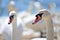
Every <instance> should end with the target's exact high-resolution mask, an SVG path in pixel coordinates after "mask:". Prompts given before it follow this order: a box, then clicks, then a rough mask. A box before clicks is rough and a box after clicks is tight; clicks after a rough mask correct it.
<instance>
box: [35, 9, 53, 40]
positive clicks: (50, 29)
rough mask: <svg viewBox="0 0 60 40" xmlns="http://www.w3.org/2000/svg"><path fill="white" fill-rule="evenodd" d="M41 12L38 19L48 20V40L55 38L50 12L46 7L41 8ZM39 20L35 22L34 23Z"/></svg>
mask: <svg viewBox="0 0 60 40" xmlns="http://www.w3.org/2000/svg"><path fill="white" fill-rule="evenodd" d="M39 13H40V14H37V15H38V16H37V17H38V19H36V20H37V22H38V21H39V20H41V19H42V18H43V19H44V20H45V21H46V25H47V27H46V28H47V40H54V35H53V34H54V31H53V22H52V18H51V15H50V13H49V12H48V10H46V9H42V10H40V11H39ZM41 13H43V14H42V16H41ZM37 22H34V24H35V23H37Z"/></svg>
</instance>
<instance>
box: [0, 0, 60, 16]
mask: <svg viewBox="0 0 60 40" xmlns="http://www.w3.org/2000/svg"><path fill="white" fill-rule="evenodd" d="M14 1H15V6H16V8H17V9H19V11H24V10H26V9H27V7H28V5H29V3H30V2H31V1H32V0H14ZM38 2H39V3H40V4H41V6H42V7H43V8H45V9H48V4H49V3H55V4H56V8H55V11H56V12H59V11H60V0H38ZM9 3H10V0H2V3H1V5H0V8H3V12H2V13H0V16H8V9H7V7H8V5H9Z"/></svg>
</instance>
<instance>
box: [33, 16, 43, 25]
mask: <svg viewBox="0 0 60 40" xmlns="http://www.w3.org/2000/svg"><path fill="white" fill-rule="evenodd" d="M41 19H42V17H40V16H38V17H36V18H35V20H34V22H33V23H32V24H36V23H37V22H39V21H40V20H41Z"/></svg>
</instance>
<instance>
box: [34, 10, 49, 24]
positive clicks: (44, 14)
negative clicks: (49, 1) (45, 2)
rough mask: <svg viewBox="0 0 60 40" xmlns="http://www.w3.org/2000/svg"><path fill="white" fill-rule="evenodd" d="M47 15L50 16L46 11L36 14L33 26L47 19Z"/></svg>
mask: <svg viewBox="0 0 60 40" xmlns="http://www.w3.org/2000/svg"><path fill="white" fill-rule="evenodd" d="M49 15H50V14H49V12H48V11H47V10H46V9H42V10H40V11H39V12H38V14H36V15H35V17H36V18H35V20H34V23H33V24H35V23H37V22H39V21H40V20H41V19H42V18H43V19H44V20H45V19H47V17H48V16H49Z"/></svg>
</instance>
